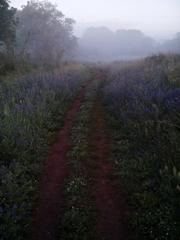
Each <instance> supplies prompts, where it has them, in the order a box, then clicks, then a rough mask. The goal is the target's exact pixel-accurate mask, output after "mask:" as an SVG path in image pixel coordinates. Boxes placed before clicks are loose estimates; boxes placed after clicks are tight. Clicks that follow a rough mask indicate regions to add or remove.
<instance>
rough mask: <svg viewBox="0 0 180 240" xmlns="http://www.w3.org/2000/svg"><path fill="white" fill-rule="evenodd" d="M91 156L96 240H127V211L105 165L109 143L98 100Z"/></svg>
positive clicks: (91, 138) (119, 191) (121, 195)
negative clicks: (95, 212)
mask: <svg viewBox="0 0 180 240" xmlns="http://www.w3.org/2000/svg"><path fill="white" fill-rule="evenodd" d="M90 147H91V152H92V156H91V159H90V162H89V164H90V165H91V166H89V167H90V168H91V173H90V174H91V175H92V176H93V177H92V179H93V180H92V192H93V196H94V198H95V204H96V208H97V229H96V231H97V240H128V239H130V238H129V234H128V229H127V216H128V214H129V209H128V207H127V205H126V200H125V199H126V197H125V194H124V192H123V191H121V190H120V186H119V185H117V183H116V181H115V180H113V178H112V174H113V170H114V169H113V166H112V164H111V163H110V162H108V152H109V142H108V136H107V132H106V123H105V118H104V113H103V107H102V105H101V103H100V101H99V99H97V101H96V103H95V105H94V109H93V117H92V131H91V136H90Z"/></svg>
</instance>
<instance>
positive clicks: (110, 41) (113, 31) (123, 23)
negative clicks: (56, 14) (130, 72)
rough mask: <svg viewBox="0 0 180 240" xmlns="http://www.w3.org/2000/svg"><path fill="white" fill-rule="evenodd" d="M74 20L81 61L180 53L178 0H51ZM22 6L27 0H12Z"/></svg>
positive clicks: (16, 5)
mask: <svg viewBox="0 0 180 240" xmlns="http://www.w3.org/2000/svg"><path fill="white" fill-rule="evenodd" d="M50 2H52V3H53V4H56V5H57V7H58V9H59V10H60V11H62V12H63V14H64V15H65V16H68V17H70V18H72V19H74V20H75V22H76V23H75V24H74V36H75V37H76V38H77V43H78V44H77V45H78V46H77V48H76V51H75V52H74V57H75V59H77V60H81V61H113V60H119V59H123V60H126V59H136V58H140V57H145V56H148V55H152V54H155V53H162V52H163V53H167V52H168V53H169V52H172V53H173V52H175V53H178V52H180V34H179V32H180V1H179V0H158V1H156V0H151V1H147V0H138V1H131V0H111V1H110V0H109V1H107V0H98V1H97V0H91V1H84V0H76V1H74V0H51V1H50ZM11 3H12V5H13V6H14V7H17V8H18V9H20V8H21V6H22V5H24V4H26V3H27V0H12V1H11Z"/></svg>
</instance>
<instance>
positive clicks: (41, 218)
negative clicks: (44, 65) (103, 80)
mask: <svg viewBox="0 0 180 240" xmlns="http://www.w3.org/2000/svg"><path fill="white" fill-rule="evenodd" d="M88 84H89V83H88ZM88 84H87V85H88ZM87 85H86V86H84V87H82V89H81V90H80V92H79V94H78V96H77V98H76V99H75V101H74V103H73V105H72V107H71V109H70V111H69V112H68V114H67V116H66V119H65V123H64V126H63V128H62V129H61V130H60V132H59V135H58V139H57V142H56V143H55V145H54V146H53V147H52V150H51V152H50V154H49V157H48V158H47V162H46V164H45V169H44V173H43V177H42V184H41V189H40V201H39V207H38V209H37V211H36V213H35V217H34V224H33V225H34V228H33V239H34V240H54V239H56V225H57V223H58V215H59V213H60V211H61V208H62V205H63V185H64V181H65V179H66V178H67V177H68V176H69V169H68V165H67V153H68V151H69V149H70V147H71V146H70V131H71V129H72V127H73V123H74V121H75V119H76V116H77V114H78V111H79V109H80V106H81V103H82V101H83V99H84V95H85V90H86V89H85V88H86V87H87Z"/></svg>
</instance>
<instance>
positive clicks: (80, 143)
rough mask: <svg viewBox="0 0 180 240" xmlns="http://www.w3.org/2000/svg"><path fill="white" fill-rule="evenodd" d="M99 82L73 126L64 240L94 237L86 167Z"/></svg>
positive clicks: (61, 232) (88, 93) (90, 92)
mask: <svg viewBox="0 0 180 240" xmlns="http://www.w3.org/2000/svg"><path fill="white" fill-rule="evenodd" d="M98 86H99V83H98V82H93V83H92V84H91V86H89V88H88V90H87V94H86V97H85V100H84V104H83V105H82V107H81V109H80V112H79V116H78V118H77V121H76V124H75V126H74V128H73V130H72V136H71V138H72V144H73V148H72V151H71V152H70V161H69V164H70V167H71V170H72V174H71V177H70V178H69V179H68V181H67V184H66V186H65V202H66V206H65V210H64V216H63V218H62V219H61V222H60V224H61V227H60V235H61V239H63V240H66V239H68V240H70V239H73V240H77V239H78V240H81V239H82V240H86V239H93V233H94V231H93V225H94V217H95V210H94V209H95V208H94V205H93V202H92V199H91V195H90V193H89V182H90V180H91V179H90V178H89V177H88V176H87V172H86V169H85V165H86V161H87V159H88V155H89V149H88V148H89V147H88V135H89V124H90V114H91V110H92V107H93V105H94V101H95V99H96V95H97V90H98Z"/></svg>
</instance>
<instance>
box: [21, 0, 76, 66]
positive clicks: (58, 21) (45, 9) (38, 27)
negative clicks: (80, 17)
mask: <svg viewBox="0 0 180 240" xmlns="http://www.w3.org/2000/svg"><path fill="white" fill-rule="evenodd" d="M17 16H18V27H17V47H18V53H19V54H20V55H22V56H24V57H26V58H29V59H30V60H31V61H35V62H38V63H42V64H48V65H49V64H58V63H59V62H60V61H61V60H62V59H63V58H65V57H67V56H69V55H70V54H71V53H72V52H73V50H74V48H75V46H76V39H75V37H74V36H73V24H74V21H73V20H72V19H69V18H65V17H64V15H63V14H62V12H61V11H59V10H58V9H57V7H56V5H53V4H52V3H50V2H48V1H44V2H38V1H30V2H28V3H27V5H26V6H24V7H23V8H22V10H21V11H19V12H18V13H17Z"/></svg>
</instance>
